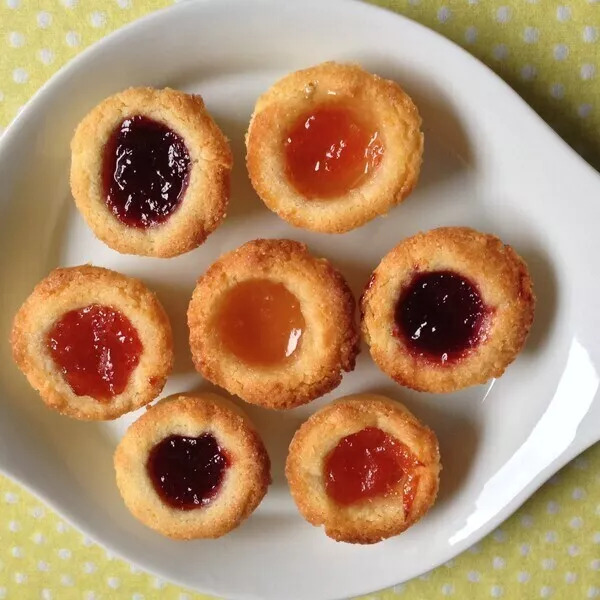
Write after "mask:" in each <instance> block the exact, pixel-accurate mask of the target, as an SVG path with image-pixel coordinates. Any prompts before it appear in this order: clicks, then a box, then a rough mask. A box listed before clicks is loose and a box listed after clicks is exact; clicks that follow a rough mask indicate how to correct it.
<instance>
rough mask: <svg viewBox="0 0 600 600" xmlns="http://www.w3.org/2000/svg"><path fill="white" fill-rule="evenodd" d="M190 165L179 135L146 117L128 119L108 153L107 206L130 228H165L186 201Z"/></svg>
mask: <svg viewBox="0 0 600 600" xmlns="http://www.w3.org/2000/svg"><path fill="white" fill-rule="evenodd" d="M189 166H190V157H189V154H188V151H187V148H186V146H185V144H184V142H183V140H182V139H181V138H180V137H179V136H178V135H177V134H176V133H175V132H174V131H172V130H171V129H169V128H168V127H167V126H166V125H163V124H162V123H158V122H157V121H154V120H152V119H149V118H147V117H142V116H133V117H128V118H127V119H125V120H124V121H123V122H122V123H121V124H120V125H119V126H118V127H117V128H116V129H115V131H114V132H113V134H112V136H111V137H110V139H109V141H108V142H107V144H106V146H105V148H104V159H103V183H104V193H105V194H106V204H107V205H108V208H109V209H110V210H111V211H112V213H113V214H114V215H115V216H116V217H117V218H118V219H119V220H120V221H122V222H123V223H125V224H126V225H129V226H130V227H137V228H141V229H146V228H148V227H152V226H153V225H158V224H159V223H163V222H164V221H165V220H166V219H168V218H169V216H170V215H171V214H172V213H173V211H174V210H176V209H177V207H178V206H179V204H180V202H181V200H182V198H183V195H184V193H185V189H186V187H187V182H188V175H189Z"/></svg>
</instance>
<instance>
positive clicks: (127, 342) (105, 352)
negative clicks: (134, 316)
mask: <svg viewBox="0 0 600 600" xmlns="http://www.w3.org/2000/svg"><path fill="white" fill-rule="evenodd" d="M46 346H47V348H48V351H49V352H50V356H51V357H52V359H53V361H54V363H55V364H56V366H57V367H58V369H59V370H60V372H61V373H62V374H63V377H64V378H65V379H66V381H67V383H68V384H69V386H70V387H71V389H72V390H73V392H74V393H75V394H76V395H77V396H91V397H92V398H95V399H96V400H99V401H109V400H110V399H111V398H113V397H114V396H117V395H118V394H120V393H121V392H123V390H124V389H125V388H126V386H127V383H128V382H129V378H130V376H131V373H132V372H133V370H134V369H135V367H136V366H137V365H138V363H139V361H140V356H141V353H142V343H141V341H140V338H139V336H138V333H137V331H136V329H135V327H134V326H133V325H132V324H131V321H130V320H129V319H128V318H127V317H126V316H125V315H124V314H122V313H121V312H119V311H118V310H115V309H113V308H111V307H109V306H103V305H100V304H90V305H89V306H86V307H85V308H80V309H78V310H71V311H69V312H67V313H65V314H64V315H63V316H62V317H60V319H58V320H57V321H56V322H55V323H54V324H53V325H52V327H51V328H50V331H49V332H48V334H47V336H46Z"/></svg>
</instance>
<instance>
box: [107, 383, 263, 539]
mask: <svg viewBox="0 0 600 600" xmlns="http://www.w3.org/2000/svg"><path fill="white" fill-rule="evenodd" d="M114 462H115V471H116V478H117V486H118V488H119V491H120V492H121V495H122V496H123V500H124V501H125V504H126V506H127V508H128V509H129V510H130V511H131V513H132V514H133V515H134V516H135V517H136V518H137V519H139V520H140V521H141V522H142V523H144V525H146V526H148V527H150V528H152V529H154V530H155V531H158V532H159V533H161V534H163V535H165V536H168V537H171V538H175V539H194V538H217V537H220V536H222V535H225V534H226V533H228V532H230V531H231V530H232V529H235V528H236V527H237V526H238V525H239V524H240V523H241V522H242V521H243V520H244V519H246V518H247V517H248V516H249V515H250V514H251V513H252V512H253V511H254V509H255V508H256V507H257V506H258V505H259V504H260V502H261V500H262V499H263V497H264V496H265V494H266V493H267V488H268V486H269V484H270V483H271V476H270V468H271V465H270V461H269V456H268V455H267V452H266V450H265V447H264V445H263V442H262V440H261V439H260V437H259V435H258V433H257V432H256V430H255V428H254V426H253V425H252V423H251V422H250V420H249V419H248V417H247V416H246V415H245V414H243V412H242V411H241V410H240V409H239V408H238V407H236V406H235V405H234V404H233V403H232V402H230V401H228V400H225V398H222V397H220V396H217V395H216V394H210V393H203V394H176V395H174V396H169V397H168V398H165V399H164V400H161V401H160V402H158V403H157V404H156V405H154V406H152V407H151V408H150V409H149V410H147V411H146V412H145V413H144V414H143V415H142V416H141V417H140V418H139V419H138V420H137V421H136V422H135V423H133V425H131V427H129V429H128V430H127V433H126V434H125V436H124V437H123V439H122V440H121V442H120V443H119V445H118V447H117V450H116V452H115V457H114Z"/></svg>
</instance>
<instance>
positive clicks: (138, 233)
mask: <svg viewBox="0 0 600 600" xmlns="http://www.w3.org/2000/svg"><path fill="white" fill-rule="evenodd" d="M137 115H142V116H144V117H147V118H150V119H153V120H154V121H157V122H159V123H162V124H164V125H166V126H167V127H168V128H169V129H171V130H172V131H173V132H174V133H176V134H177V135H179V137H180V138H182V140H183V142H184V143H185V145H186V148H187V151H188V153H189V157H190V165H189V172H188V181H187V187H186V189H185V190H184V192H183V193H184V196H183V199H182V201H181V204H180V205H179V206H178V207H177V208H176V209H175V210H174V212H173V213H172V214H171V215H170V216H169V217H168V219H167V220H166V221H165V222H163V223H160V224H158V225H155V226H151V227H149V228H147V229H137V228H135V227H131V226H128V225H126V224H124V223H122V222H121V221H120V220H119V219H118V218H117V217H115V216H114V215H113V214H112V212H111V211H110V209H109V208H108V207H107V204H106V201H105V199H106V191H105V190H104V185H103V159H104V148H105V146H106V144H107V142H108V140H109V139H110V137H111V135H112V134H113V132H114V131H115V129H116V128H117V127H119V125H120V124H121V123H122V122H123V120H124V119H126V118H127V117H132V116H137ZM232 165H233V158H232V153H231V149H230V147H229V143H228V141H227V139H226V137H225V136H224V135H223V133H222V132H221V130H220V129H219V127H218V126H217V124H216V123H215V122H214V121H213V119H212V117H211V116H210V115H209V113H208V111H207V110H206V108H205V106H204V102H203V100H202V98H201V97H200V96H198V95H192V94H185V93H183V92H180V91H177V90H173V89H170V88H165V89H154V88H149V87H141V88H129V89H127V90H125V91H123V92H120V93H118V94H115V95H114V96H111V97H109V98H107V99H105V100H103V101H102V102H101V103H100V104H98V106H96V107H95V108H93V109H92V110H91V111H90V112H89V113H88V114H87V115H86V116H85V117H84V119H83V120H82V121H81V122H80V123H79V125H78V126H77V129H76V130H75V134H74V136H73V139H72V141H71V191H72V194H73V198H74V200H75V204H76V206H77V208H78V209H79V211H80V212H81V214H82V216H83V218H84V219H85V221H86V223H87V224H88V225H89V227H90V228H91V229H92V231H93V232H94V234H95V235H96V237H98V238H99V239H100V240H102V241H103V242H104V243H105V244H107V245H108V246H110V247H111V248H112V249H113V250H117V251H118V252H121V253H124V254H139V255H143V256H154V257H171V256H177V255H179V254H183V253H184V252H188V251H190V250H193V249H194V248H196V247H197V246H199V245H200V244H202V242H204V240H205V239H206V237H207V236H208V235H209V234H210V233H212V232H213V231H214V230H215V229H216V228H217V227H218V225H219V224H220V223H221V221H222V220H223V219H224V217H225V215H226V211H227V203H228V200H229V187H230V182H229V176H230V171H231V168H232Z"/></svg>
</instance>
